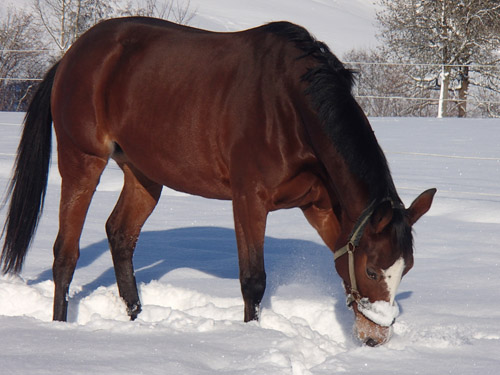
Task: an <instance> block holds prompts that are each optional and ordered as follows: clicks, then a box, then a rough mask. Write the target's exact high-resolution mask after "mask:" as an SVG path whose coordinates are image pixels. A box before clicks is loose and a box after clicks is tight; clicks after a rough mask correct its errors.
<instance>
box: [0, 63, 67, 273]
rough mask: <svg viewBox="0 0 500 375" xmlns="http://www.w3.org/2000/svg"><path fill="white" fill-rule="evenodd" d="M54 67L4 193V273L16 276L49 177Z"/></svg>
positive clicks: (31, 110) (33, 106)
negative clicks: (5, 195)
mask: <svg viewBox="0 0 500 375" xmlns="http://www.w3.org/2000/svg"><path fill="white" fill-rule="evenodd" d="M57 65H58V64H55V65H54V66H53V67H52V68H51V69H50V70H49V71H48V72H47V74H46V75H45V78H44V79H43V81H42V82H41V83H40V85H39V86H38V89H37V90H36V92H35V95H34V97H33V99H32V101H31V103H30V105H29V107H28V111H27V112H26V116H25V118H24V130H23V134H22V136H21V142H20V143H19V146H18V148H17V158H16V163H15V169H14V173H13V176H12V180H11V182H10V185H9V188H8V190H7V198H6V201H7V200H8V198H9V197H10V205H9V212H8V214H7V218H6V220H5V225H4V228H3V232H2V236H3V235H5V242H4V245H3V250H2V256H1V260H0V262H1V263H2V264H3V267H2V269H3V272H4V273H19V272H20V271H21V268H22V265H23V261H24V258H25V256H26V253H27V251H28V248H29V246H30V243H31V240H32V238H33V235H34V234H35V231H36V228H37V226H38V222H39V220H40V217H41V214H42V210H43V203H44V199H45V192H46V190H47V180H48V173H49V163H50V153H51V148H52V147H51V143H52V112H51V109H50V97H51V91H52V85H53V83H54V76H55V73H56V70H57Z"/></svg>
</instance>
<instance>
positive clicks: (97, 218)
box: [0, 113, 500, 375]
mask: <svg viewBox="0 0 500 375" xmlns="http://www.w3.org/2000/svg"><path fill="white" fill-rule="evenodd" d="M21 121H22V114H13V113H0V134H1V138H0V152H1V153H0V188H1V189H2V190H3V189H4V186H6V184H7V181H8V178H9V174H10V169H11V166H12V164H13V162H14V153H15V149H16V147H17V143H18V138H19V134H20V131H21V127H20V123H21ZM372 125H373V127H374V129H375V132H376V135H377V137H378V139H379V142H380V143H381V145H382V147H383V149H384V151H385V152H386V155H387V157H388V159H389V162H390V165H391V168H392V173H393V176H394V179H395V182H396V185H397V186H398V190H399V192H400V195H401V197H402V198H403V200H404V202H405V203H406V205H408V204H409V203H410V202H411V201H412V200H413V199H414V198H415V197H416V195H417V194H418V193H420V192H421V191H423V190H424V189H426V188H429V187H437V188H438V194H437V196H436V198H435V201H434V205H433V207H432V208H431V210H430V212H429V213H428V214H426V215H425V216H424V217H423V218H422V219H421V220H420V221H419V222H418V223H417V224H416V226H415V232H416V233H415V235H416V241H415V242H416V253H415V267H414V268H413V269H412V270H411V271H410V273H409V274H408V275H407V276H406V277H405V278H404V279H403V282H402V284H401V286H400V289H399V292H398V294H397V297H396V299H397V302H398V303H399V305H400V309H401V315H400V317H399V319H398V321H397V323H396V324H395V326H394V335H393V337H392V339H391V340H390V342H389V343H388V344H386V345H385V346H382V347H377V348H369V347H363V346H361V345H360V343H359V342H358V341H357V340H356V338H355V337H354V336H353V334H352V325H353V315H352V312H350V311H349V310H347V308H346V306H345V303H344V300H345V297H344V294H343V292H342V289H341V284H340V278H339V277H338V276H337V275H336V273H335V271H334V266H333V257H332V255H331V253H330V251H329V250H328V249H327V248H326V247H325V246H324V245H323V244H322V242H321V240H320V239H319V237H318V236H317V235H316V233H315V231H314V230H313V229H312V228H311V227H310V226H309V225H308V224H307V222H306V220H305V219H304V218H303V216H302V213H301V212H300V211H299V210H286V211H279V212H276V213H272V214H271V215H270V217H269V225H268V229H267V237H266V264H267V271H268V289H267V291H266V295H265V298H264V302H263V312H262V319H261V321H260V322H259V323H255V322H254V323H250V324H244V323H243V322H242V318H243V302H242V299H241V296H240V291H239V282H238V280H237V275H238V270H237V258H236V245H235V240H234V232H233V223H232V214H231V205H230V203H229V202H224V201H216V200H206V199H203V198H199V197H193V196H186V195H183V194H179V193H176V192H173V191H171V190H165V191H164V193H163V196H162V199H161V200H160V203H159V205H158V207H157V209H156V211H155V212H154V213H153V215H152V216H151V218H150V219H149V221H148V222H147V223H146V225H145V227H144V229H143V233H142V236H141V238H140V241H139V244H138V247H137V251H136V256H135V265H136V269H137V279H138V282H139V283H140V294H141V297H142V301H143V304H144V308H143V312H142V313H141V315H140V316H139V318H138V319H137V320H136V321H135V322H130V321H128V320H127V315H126V311H125V306H124V305H123V304H122V303H121V301H120V299H119V297H118V292H117V288H116V285H115V280H114V275H113V270H112V265H111V257H110V254H109V251H108V248H107V243H106V237H105V233H104V223H105V220H106V218H107V216H108V215H109V213H110V212H111V210H112V207H113V205H114V203H115V201H116V200H117V198H118V194H119V190H120V186H121V183H122V177H121V172H120V171H119V169H118V167H117V166H116V165H113V164H110V165H109V167H108V169H107V171H106V173H105V175H104V176H103V179H102V181H101V184H100V186H99V189H98V191H97V193H96V195H95V197H94V200H93V203H92V206H91V209H90V212H89V215H88V217H87V222H86V226H85V230H84V233H83V236H82V242H81V248H82V252H81V259H80V262H79V265H78V268H77V270H76V273H75V278H74V280H73V283H72V286H71V299H70V313H69V323H53V322H51V309H52V294H53V290H52V289H53V284H52V280H51V271H50V269H51V263H52V243H53V240H54V238H55V236H56V232H57V212H58V199H59V192H60V189H59V177H58V172H57V167H56V166H55V164H54V163H55V162H56V159H57V156H56V155H54V156H53V161H52V163H53V165H52V169H51V174H50V180H49V189H48V195H47V201H46V209H45V213H44V216H43V218H42V221H41V224H40V228H39V230H38V235H37V237H36V240H35V242H34V246H33V248H32V249H31V251H30V253H29V254H28V257H27V260H26V263H25V268H24V271H23V273H22V275H21V276H22V278H9V277H4V278H2V279H0V337H2V340H0V364H1V366H2V373H4V374H48V373H51V374H52V373H61V374H63V373H64V374H89V373H96V374H123V373H136V374H185V375H190V374H294V375H300V374H332V373H337V372H346V373H353V374H360V373H370V374H387V373H398V374H448V373H450V374H477V373H481V374H498V372H499V370H500V358H499V356H498V353H499V350H500V293H499V289H498V286H499V285H500V265H499V263H500V253H499V246H498V243H499V242H500V230H499V229H500V191H499V186H500V137H499V132H500V121H499V120H474V119H469V120H457V119H448V120H435V119H372ZM4 214H5V212H4V211H2V212H1V216H0V218H1V222H2V223H3V217H4Z"/></svg>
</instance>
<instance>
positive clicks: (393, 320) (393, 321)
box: [391, 318, 396, 326]
mask: <svg viewBox="0 0 500 375" xmlns="http://www.w3.org/2000/svg"><path fill="white" fill-rule="evenodd" d="M394 323H396V318H394V319H392V323H391V326H392V325H394Z"/></svg>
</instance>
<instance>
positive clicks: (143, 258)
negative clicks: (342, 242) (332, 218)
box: [32, 227, 352, 333]
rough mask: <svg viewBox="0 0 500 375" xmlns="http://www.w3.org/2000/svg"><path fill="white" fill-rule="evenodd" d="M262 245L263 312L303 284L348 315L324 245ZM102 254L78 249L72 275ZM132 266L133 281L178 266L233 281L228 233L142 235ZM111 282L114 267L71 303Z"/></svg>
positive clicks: (196, 230) (104, 245)
mask: <svg viewBox="0 0 500 375" xmlns="http://www.w3.org/2000/svg"><path fill="white" fill-rule="evenodd" d="M264 247H265V252H264V253H265V265H266V274H267V288H266V294H265V296H264V300H263V302H262V304H263V307H264V308H265V307H269V306H271V297H272V296H273V295H274V294H275V292H276V291H277V289H278V288H279V287H280V286H281V285H288V284H292V283H297V284H303V283H307V284H310V285H313V286H314V288H317V293H315V294H316V295H330V296H333V297H335V300H336V301H337V302H336V306H335V311H337V312H342V314H348V315H349V314H352V313H350V312H348V310H347V308H346V307H345V302H344V301H345V295H344V291H343V287H342V283H341V279H340V278H339V277H338V276H337V274H336V272H335V265H334V260H333V255H332V253H331V251H330V250H329V249H328V248H327V247H326V246H324V245H320V244H318V243H315V242H311V241H303V240H296V239H277V238H273V237H266V238H265V243H264ZM106 252H109V246H108V242H107V240H102V241H100V242H97V243H94V244H92V245H90V246H87V247H85V248H82V249H81V252H80V259H79V261H78V265H77V270H76V272H78V269H79V268H80V269H81V268H84V267H88V266H92V263H93V262H94V261H96V260H97V259H98V258H99V257H100V256H101V255H103V254H104V253H106ZM134 268H135V273H136V279H137V282H138V283H149V282H151V281H153V280H159V279H161V278H162V277H163V276H165V275H166V274H168V273H169V272H171V271H173V270H176V269H179V268H191V269H195V270H198V271H201V272H205V273H207V274H210V275H213V276H216V277H218V278H228V279H237V278H238V274H239V271H238V254H237V249H236V238H235V233H234V230H233V229H227V228H220V227H191V228H179V229H171V230H165V231H145V232H142V233H141V235H140V238H139V241H138V243H137V248H136V250H135V253H134ZM51 278H52V271H51V270H46V271H44V272H43V273H41V274H40V275H39V276H38V278H37V280H33V281H32V283H37V282H40V281H43V280H50V279H51ZM115 283H116V279H115V275H114V269H113V267H112V266H110V267H109V268H108V269H107V270H106V271H104V272H103V273H102V274H101V275H99V276H98V277H97V278H96V279H95V280H93V281H91V282H90V283H88V284H86V285H84V286H83V287H82V290H81V291H80V292H78V293H77V295H75V296H73V297H72V299H73V300H75V299H76V300H81V299H83V298H85V297H86V296H88V295H90V294H91V293H92V292H93V291H94V290H96V289H97V288H98V287H100V286H106V287H107V286H110V285H113V284H115ZM337 305H338V306H337ZM344 310H345V311H344ZM349 316H350V315H349ZM242 317H243V312H242ZM340 321H345V327H343V329H345V331H346V333H347V332H351V330H352V319H349V318H347V319H340Z"/></svg>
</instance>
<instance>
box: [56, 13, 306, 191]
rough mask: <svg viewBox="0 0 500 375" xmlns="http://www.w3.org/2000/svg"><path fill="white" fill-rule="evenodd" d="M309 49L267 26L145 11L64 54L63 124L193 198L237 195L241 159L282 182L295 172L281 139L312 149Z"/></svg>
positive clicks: (89, 145)
mask: <svg viewBox="0 0 500 375" xmlns="http://www.w3.org/2000/svg"><path fill="white" fill-rule="evenodd" d="M299 55H300V51H299V50H297V49H296V48H295V47H294V45H293V43H287V42H286V41H285V40H282V38H280V37H279V36H277V35H275V34H273V33H269V32H267V31H266V30H265V29H263V28H256V29H252V30H248V31H244V32H238V33H214V32H208V31H203V30H199V29H194V28H189V27H185V26H180V25H176V24H172V23H169V22H166V21H161V20H151V19H144V18H129V19H117V20H111V21H106V22H103V23H101V24H99V25H98V26H96V27H94V28H93V29H91V30H90V31H89V32H87V33H86V34H84V36H82V37H81V38H80V39H79V40H78V41H77V42H76V43H75V45H74V46H73V47H72V49H71V50H70V51H69V52H68V54H67V55H66V56H65V58H64V59H63V60H62V61H61V66H60V69H59V71H58V76H57V77H56V89H55V94H54V100H53V103H54V107H55V108H54V123H55V124H56V125H55V126H56V131H57V130H62V128H64V131H59V132H58V133H62V134H65V135H69V136H70V138H71V139H72V140H78V142H79V143H80V144H81V147H82V148H84V149H85V151H86V152H88V153H92V154H98V155H102V157H106V156H109V155H113V153H114V152H115V151H116V150H117V149H119V151H120V155H117V157H124V158H126V159H127V160H129V161H131V162H132V163H133V164H134V165H136V166H137V167H138V168H139V169H141V170H142V171H143V173H145V174H146V175H148V176H149V177H150V178H151V179H153V180H155V181H156V182H159V183H161V184H163V185H167V186H170V187H173V188H175V189H178V190H183V191H187V192H189V193H193V194H199V195H204V196H209V197H215V198H230V196H231V180H232V182H233V183H237V181H235V174H238V172H236V169H237V167H235V166H234V165H236V164H237V165H238V166H239V168H241V166H245V168H247V172H249V173H250V171H251V170H255V172H256V173H261V176H260V178H261V179H262V180H265V179H267V180H268V181H267V182H265V183H266V184H267V185H273V184H274V185H276V184H278V183H279V181H278V180H283V179H286V178H287V176H285V175H286V174H287V173H294V172H290V171H287V168H285V167H284V166H283V163H284V160H283V155H282V149H281V148H282V145H280V144H279V142H285V143H287V146H286V147H287V148H290V149H294V150H295V154H296V155H299V157H300V158H301V160H303V159H304V158H307V157H310V155H311V153H310V150H309V149H308V148H307V147H306V145H304V144H303V143H302V139H303V135H302V134H301V133H302V132H303V129H302V128H301V127H298V117H299V115H298V114H297V111H296V109H295V107H296V106H295V103H294V100H295V98H296V97H297V94H298V93H300V92H301V91H302V90H303V87H302V82H301V81H300V76H301V74H303V73H304V71H302V72H296V71H295V69H296V65H297V64H298V63H297V61H298V60H297V58H298V56H299ZM58 128H59V129H58ZM299 133H300V134H299ZM301 153H302V154H303V155H300V154H301ZM304 154H307V157H304ZM289 162H293V161H289ZM264 170H273V171H274V170H276V171H280V170H281V172H278V173H267V172H266V173H264V172H263V171H264ZM273 180H276V181H273ZM242 183H244V182H242Z"/></svg>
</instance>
